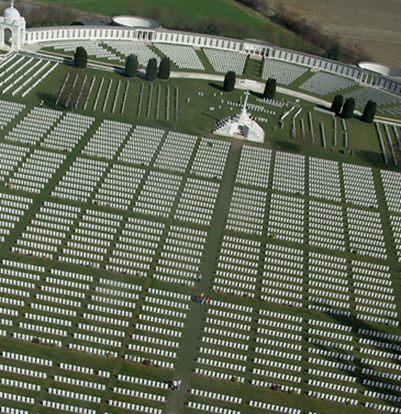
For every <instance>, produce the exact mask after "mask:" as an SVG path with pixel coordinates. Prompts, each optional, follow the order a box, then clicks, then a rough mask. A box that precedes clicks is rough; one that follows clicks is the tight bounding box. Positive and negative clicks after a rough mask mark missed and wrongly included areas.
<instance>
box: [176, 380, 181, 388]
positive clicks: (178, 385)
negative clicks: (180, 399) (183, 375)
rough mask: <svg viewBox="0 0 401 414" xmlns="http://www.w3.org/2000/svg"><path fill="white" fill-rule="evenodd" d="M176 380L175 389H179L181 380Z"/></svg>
mask: <svg viewBox="0 0 401 414" xmlns="http://www.w3.org/2000/svg"><path fill="white" fill-rule="evenodd" d="M176 382H177V390H179V389H180V387H181V380H178V381H176Z"/></svg>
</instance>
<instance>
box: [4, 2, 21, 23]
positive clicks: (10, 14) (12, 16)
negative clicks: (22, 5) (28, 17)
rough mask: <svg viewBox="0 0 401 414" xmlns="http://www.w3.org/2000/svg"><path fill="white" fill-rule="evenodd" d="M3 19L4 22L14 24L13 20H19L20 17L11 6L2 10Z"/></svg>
mask: <svg viewBox="0 0 401 414" xmlns="http://www.w3.org/2000/svg"><path fill="white" fill-rule="evenodd" d="M3 17H4V20H5V21H6V22H14V21H15V20H19V19H20V18H21V15H20V14H19V11H18V10H17V9H15V8H14V7H13V6H11V7H8V8H7V9H5V10H4V14H3Z"/></svg>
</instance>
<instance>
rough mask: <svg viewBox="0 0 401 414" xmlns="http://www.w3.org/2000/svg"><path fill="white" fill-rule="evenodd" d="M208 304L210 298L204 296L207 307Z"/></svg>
mask: <svg viewBox="0 0 401 414" xmlns="http://www.w3.org/2000/svg"><path fill="white" fill-rule="evenodd" d="M209 303H210V296H206V305H209Z"/></svg>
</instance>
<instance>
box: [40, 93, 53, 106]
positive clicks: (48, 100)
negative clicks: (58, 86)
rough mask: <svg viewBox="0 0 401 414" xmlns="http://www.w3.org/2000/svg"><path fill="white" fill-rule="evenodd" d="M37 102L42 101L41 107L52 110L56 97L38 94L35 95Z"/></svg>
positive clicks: (48, 94)
mask: <svg viewBox="0 0 401 414" xmlns="http://www.w3.org/2000/svg"><path fill="white" fill-rule="evenodd" d="M37 96H38V98H39V101H43V106H45V107H52V108H54V104H55V102H56V97H55V96H54V95H52V94H50V93H47V92H38V94H37Z"/></svg>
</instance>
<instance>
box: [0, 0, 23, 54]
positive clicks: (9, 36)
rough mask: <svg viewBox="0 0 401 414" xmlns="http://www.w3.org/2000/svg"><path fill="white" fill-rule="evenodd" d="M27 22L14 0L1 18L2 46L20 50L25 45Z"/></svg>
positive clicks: (0, 40) (0, 41) (0, 43)
mask: <svg viewBox="0 0 401 414" xmlns="http://www.w3.org/2000/svg"><path fill="white" fill-rule="evenodd" d="M25 29H26V22H25V19H24V18H23V17H21V15H20V14H19V11H18V10H17V9H16V8H15V7H14V0H11V5H10V7H8V8H7V9H5V10H4V14H3V16H2V17H0V46H2V47H7V46H8V47H9V48H11V49H12V50H20V49H21V47H22V45H23V44H24V43H25Z"/></svg>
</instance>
